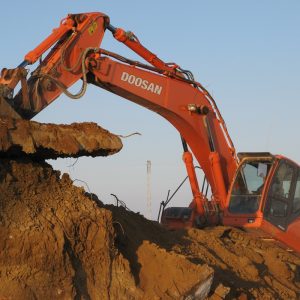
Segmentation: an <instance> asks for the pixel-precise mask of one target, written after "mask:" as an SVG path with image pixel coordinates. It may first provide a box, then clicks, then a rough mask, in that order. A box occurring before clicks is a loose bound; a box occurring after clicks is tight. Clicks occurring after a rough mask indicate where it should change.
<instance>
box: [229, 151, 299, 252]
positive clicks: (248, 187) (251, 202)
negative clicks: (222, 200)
mask: <svg viewBox="0 0 300 300" xmlns="http://www.w3.org/2000/svg"><path fill="white" fill-rule="evenodd" d="M240 157H242V160H241V164H240V166H239V168H238V170H237V173H236V176H235V178H234V181H233V183H232V185H231V190H230V193H229V196H228V207H227V208H226V209H225V210H224V217H223V224H224V225H230V226H237V227H244V228H255V229H259V230H262V231H263V232H264V233H266V234H267V235H270V236H271V237H273V238H275V239H276V240H279V241H281V242H283V243H284V244H286V245H288V246H290V247H291V248H293V249H295V250H296V251H300V243H299V239H300V230H299V229H300V167H299V166H298V165H297V164H296V163H294V162H293V161H291V160H289V159H287V158H285V157H283V156H279V155H276V156H274V155H271V154H270V153H269V154H268V153H265V154H263V153H257V154H251V155H249V153H247V154H245V153H243V154H241V155H240Z"/></svg>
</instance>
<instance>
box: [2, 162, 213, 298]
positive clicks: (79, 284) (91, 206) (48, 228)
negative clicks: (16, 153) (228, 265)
mask: <svg viewBox="0 0 300 300" xmlns="http://www.w3.org/2000/svg"><path fill="white" fill-rule="evenodd" d="M0 170H1V171H0V182H1V183H0V195H1V196H0V197H1V201H0V270H1V272H0V299H180V298H181V297H185V296H188V295H190V294H194V293H195V292H198V293H200V292H201V291H202V290H201V288H202V287H203V286H202V284H203V283H204V284H205V281H206V280H208V281H211V280H212V277H211V276H212V273H213V271H212V269H211V268H209V267H208V266H207V265H202V264H194V263H192V262H190V261H189V260H188V259H186V258H185V257H184V256H181V255H178V254H176V253H175V252H173V253H169V252H167V251H166V250H165V249H164V248H162V247H160V246H159V245H158V244H155V243H153V242H151V241H149V240H147V239H144V240H143V241H141V240H140V239H139V240H137V242H136V243H134V244H133V245H130V244H128V243H126V245H127V252H125V251H122V246H121V245H122V238H123V232H122V230H123V229H124V228H123V225H122V224H121V223H120V222H119V221H118V220H116V219H115V218H114V217H113V214H112V213H111V211H110V210H108V209H106V208H104V207H103V206H102V204H101V202H100V201H99V200H98V199H97V197H95V196H94V195H87V194H86V193H85V191H84V190H83V189H81V188H78V187H75V186H73V183H72V181H71V180H70V178H69V177H68V175H66V174H64V175H63V176H62V177H61V178H60V173H59V172H58V171H53V170H52V168H51V166H50V165H48V164H46V163H42V162H39V163H36V162H32V161H30V160H25V159H22V160H16V161H11V160H7V159H2V160H1V162H0ZM128 217H130V216H128ZM146 224H147V223H146ZM143 226H145V224H144V225H143ZM139 230H140V229H139V228H138V227H136V229H135V231H136V232H138V233H139V234H143V233H142V232H140V231H139ZM133 238H134V237H133ZM138 243H139V244H138ZM123 253H124V254H123ZM133 262H134V263H135V264H134V263H133ZM137 266H138V268H139V269H137Z"/></svg>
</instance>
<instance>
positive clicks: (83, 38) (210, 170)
mask: <svg viewBox="0 0 300 300" xmlns="http://www.w3.org/2000/svg"><path fill="white" fill-rule="evenodd" d="M106 29H108V30H110V31H111V32H112V33H113V35H114V37H115V38H116V39H117V40H118V41H120V42H122V43H124V44H125V45H126V46H128V47H129V48H130V49H132V50H133V51H134V52H136V53H137V54H138V55H139V56H141V57H142V58H144V59H145V60H146V61H147V62H148V63H149V64H150V65H149V64H143V63H140V62H137V61H132V60H129V59H127V58H124V57H122V56H120V55H118V54H115V53H112V52H109V51H106V50H103V49H100V48H98V47H99V46H100V43H101V41H102V38H103V35H104V32H105V30H106ZM52 46H53V47H52ZM50 47H52V49H51V50H50V52H49V53H48V54H47V56H46V57H45V59H41V55H42V54H43V53H45V52H47V51H48V50H49V49H50ZM39 59H40V65H39V66H38V67H37V68H36V70H35V71H34V72H33V73H32V75H31V76H30V77H29V78H28V80H27V81H26V85H25V86H24V87H23V88H22V91H20V92H19V93H18V94H17V95H16V96H15V97H14V98H13V99H10V97H7V95H8V94H9V93H6V95H5V96H6V100H7V101H8V103H9V104H10V105H11V107H12V108H13V109H14V110H15V111H17V112H18V113H19V114H20V116H21V117H23V118H26V119H31V118H32V117H33V116H34V115H36V114H37V113H39V112H40V111H41V110H42V109H44V108H45V107H46V106H47V105H49V104H50V103H51V102H52V101H54V100H55V99H56V98H57V97H58V96H59V95H60V94H61V93H65V94H67V95H68V96H70V97H74V98H79V97H81V96H83V94H84V92H85V89H86V85H87V83H90V84H94V85H96V86H98V87H101V88H103V89H105V90H107V91H109V92H112V93H115V94H117V95H119V96H121V97H123V98H126V99H128V100H130V101H132V102H134V103H136V104H139V105H141V106H143V107H145V108H147V109H149V110H152V111H153V112H155V113H157V114H159V115H161V116H162V117H163V118H165V119H166V120H168V121H169V122H170V123H171V124H172V125H173V126H174V127H175V128H176V129H177V130H178V132H179V133H180V136H181V139H182V145H183V152H184V153H183V161H184V163H185V166H186V169H187V174H188V178H189V182H190V186H191V190H192V194H193V199H192V201H191V204H190V205H189V207H186V208H167V209H166V210H165V212H164V213H163V217H162V223H164V224H165V225H166V226H167V227H169V228H173V229H174V228H182V227H190V226H197V227H201V226H205V225H216V224H221V223H223V224H225V225H233V226H238V227H250V228H251V227H252V228H261V229H263V230H264V231H266V232H268V233H269V234H271V235H274V236H275V237H276V238H278V239H280V240H282V241H283V242H284V243H286V244H287V245H288V246H290V247H292V248H293V249H296V250H297V251H299V252H300V247H299V244H298V240H299V232H300V203H299V208H298V200H297V199H298V198H297V197H296V196H297V195H298V194H297V193H298V189H299V192H300V186H299V188H298V178H299V176H300V175H298V174H299V173H300V171H299V166H298V165H296V164H295V163H292V162H290V161H289V160H287V159H285V158H284V157H280V156H272V155H271V154H264V155H259V154H251V155H250V154H249V155H248V156H247V155H244V157H243V158H242V159H241V158H240V159H239V158H238V157H237V155H236V152H235V148H234V146H233V143H232V141H231V139H230V136H229V134H228V132H227V129H226V125H225V122H224V120H223V118H222V116H221V113H220V112H219V110H218V108H217V105H216V103H215V101H214V99H213V98H212V97H211V95H210V94H209V93H208V92H207V91H206V90H205V88H203V86H202V85H201V84H200V83H198V82H196V81H195V80H194V78H193V76H192V74H191V72H189V71H186V70H183V69H181V68H180V67H179V66H178V65H177V64H174V63H172V64H168V63H165V62H164V61H162V60H161V59H159V58H158V57H157V56H156V55H155V54H154V53H152V52H151V51H149V50H148V49H146V48H145V47H144V46H143V45H142V44H141V43H140V41H139V40H138V38H137V37H136V36H135V35H134V34H133V33H132V32H125V31H124V30H123V29H120V28H115V27H113V26H112V25H111V24H109V18H108V17H107V16H106V15H104V14H102V13H85V14H77V15H69V16H67V18H66V19H64V20H63V21H62V22H61V24H60V26H59V28H57V29H56V30H55V31H54V32H53V33H52V34H50V35H49V37H48V38H46V39H45V41H43V42H42V43H41V44H40V45H39V46H38V47H37V48H35V49H34V50H32V51H31V52H29V53H28V54H27V55H26V56H25V60H24V62H23V63H22V64H21V65H20V68H23V67H25V66H26V65H28V64H32V63H34V62H36V61H37V60H39ZM5 73H6V74H14V72H5ZM17 73H18V74H19V73H20V72H17ZM21 73H22V72H21ZM22 74H23V73H22ZM79 79H82V81H83V86H82V89H81V90H80V92H79V93H78V94H77V95H71V94H70V93H69V92H68V91H67V88H68V87H70V86H72V85H73V84H74V83H75V82H76V81H78V80H79ZM23 81H24V80H23ZM0 85H2V86H5V87H6V88H8V89H9V88H10V89H12V88H13V87H14V86H15V85H16V78H13V76H12V77H7V78H6V79H5V78H3V77H2V78H0ZM22 86H23V85H22ZM0 90H1V89H0ZM24 95H26V96H24ZM10 96H11V95H10ZM193 156H194V157H195V158H196V160H197V161H198V163H199V165H200V167H201V168H202V170H203V172H204V174H205V180H206V181H207V182H208V183H209V185H210V187H211V197H208V196H207V194H206V193H203V191H200V189H199V183H198V179H197V176H196V173H195V168H194V163H193ZM283 162H288V163H287V164H290V165H292V167H290V169H289V167H286V166H284V167H282V166H283ZM281 168H286V171H287V172H288V173H287V174H286V176H287V178H288V179H289V181H290V185H289V186H288V183H287V182H286V181H287V180H285V177H282V178H281V183H282V185H283V187H282V189H283V190H284V191H286V190H287V187H289V191H288V194H285V195H284V194H283V196H282V197H281V198H278V199H277V198H276V197H277V196H276V194H275V192H274V194H272V193H271V192H270V191H271V190H275V185H276V184H277V182H275V181H274V180H275V179H274V178H277V177H279V174H281V173H284V170H281ZM244 171H245V172H246V171H247V172H248V173H249V174H248V173H247V174H246V173H245V174H246V175H247V177H246V176H244V175H245V174H243V172H244ZM255 174H256V175H255ZM281 175H282V174H281ZM249 176H250V177H249ZM251 176H252V177H251ZM282 176H283V175H282ZM243 178H244V179H243ZM251 178H252V179H253V178H254V179H253V180H254V181H251V180H252V179H251ZM248 179H249V180H250V181H249V182H252V183H251V184H250V185H248V186H247V182H246V180H248ZM276 180H277V179H276ZM299 181H300V180H299ZM258 183H261V187H260V186H257V184H258ZM299 185H300V183H299ZM254 186H255V188H257V189H256V190H255V189H254ZM250 187H251V189H250ZM246 190H247V192H246ZM278 197H279V196H278ZM299 198H300V196H299ZM295 199H296V200H295ZM299 201H300V199H299ZM246 203H248V204H247V205H248V206H247V205H245V204H246ZM250 204H251V205H252V206H251V205H250ZM280 207H282V210H283V212H282V210H281V211H280Z"/></svg>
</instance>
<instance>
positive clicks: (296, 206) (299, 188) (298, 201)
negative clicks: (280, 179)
mask: <svg viewBox="0 0 300 300" xmlns="http://www.w3.org/2000/svg"><path fill="white" fill-rule="evenodd" d="M297 212H300V172H299V171H298V178H297V181H296V189H295V196H294V199H293V213H297Z"/></svg>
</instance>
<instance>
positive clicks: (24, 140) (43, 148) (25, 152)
mask: <svg viewBox="0 0 300 300" xmlns="http://www.w3.org/2000/svg"><path fill="white" fill-rule="evenodd" d="M121 149H122V141H121V139H120V138H119V137H118V136H116V135H114V134H112V133H110V132H109V131H107V130H105V129H103V128H101V127H100V126H98V125H97V124H95V123H80V124H78V123H73V124H71V125H62V124H61V125H55V124H41V123H38V122H33V121H27V120H22V119H10V118H1V119H0V157H7V158H19V157H23V156H27V157H28V156H30V157H31V158H34V159H36V160H42V159H56V158H58V157H79V156H83V155H85V156H93V157H95V156H107V155H111V154H114V153H117V152H118V151H120V150H121Z"/></svg>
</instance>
